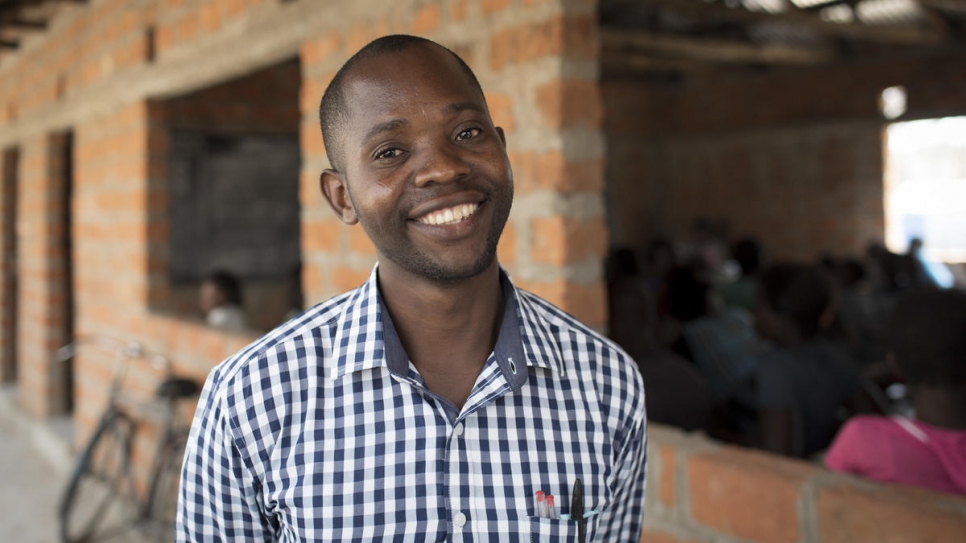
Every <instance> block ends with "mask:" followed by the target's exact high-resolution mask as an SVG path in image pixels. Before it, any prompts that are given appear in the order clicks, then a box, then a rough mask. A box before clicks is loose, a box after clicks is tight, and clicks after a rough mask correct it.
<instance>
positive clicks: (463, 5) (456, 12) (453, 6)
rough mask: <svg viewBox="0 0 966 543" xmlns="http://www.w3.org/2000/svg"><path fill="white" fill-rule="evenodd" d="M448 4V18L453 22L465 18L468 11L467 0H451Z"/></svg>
mask: <svg viewBox="0 0 966 543" xmlns="http://www.w3.org/2000/svg"><path fill="white" fill-rule="evenodd" d="M447 5H448V6H449V18H450V20H451V21H453V22H456V23H458V22H460V21H464V20H466V15H467V13H468V11H469V0H453V1H452V2H449V3H448V4H447Z"/></svg>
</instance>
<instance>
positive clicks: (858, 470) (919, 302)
mask: <svg viewBox="0 0 966 543" xmlns="http://www.w3.org/2000/svg"><path fill="white" fill-rule="evenodd" d="M893 315H894V316H893V319H892V322H891V324H890V334H889V337H890V343H891V344H892V348H891V352H890V360H891V361H893V363H894V364H895V365H896V366H898V367H897V370H898V372H899V373H900V374H901V375H902V376H903V377H904V378H905V380H906V382H907V385H908V386H909V391H910V396H911V398H912V403H913V406H914V408H915V410H916V419H915V420H913V419H910V418H906V417H902V416H892V417H880V416H859V417H855V418H853V419H851V420H849V422H848V423H846V425H845V426H844V427H843V428H842V430H841V431H840V432H839V434H838V436H836V438H835V441H834V442H833V443H832V446H831V448H830V449H829V451H828V454H827V455H826V457H825V463H826V465H827V466H828V467H829V468H830V469H832V470H834V471H840V472H846V473H852V474H855V475H860V476H863V477H868V478H870V479H875V480H878V481H883V482H890V483H901V484H907V485H915V486H921V487H926V488H931V489H933V490H938V491H941V492H950V493H955V494H966V293H963V292H958V291H951V290H933V289H929V290H920V291H915V292H911V293H909V294H907V295H905V296H904V297H903V298H902V299H901V300H900V301H899V303H898V304H897V305H896V307H895V312H894V314H893Z"/></svg>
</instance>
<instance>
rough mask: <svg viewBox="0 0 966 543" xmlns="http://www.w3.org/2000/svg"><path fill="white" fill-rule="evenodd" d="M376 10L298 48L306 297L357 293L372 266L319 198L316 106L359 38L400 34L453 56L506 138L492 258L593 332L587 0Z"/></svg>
mask: <svg viewBox="0 0 966 543" xmlns="http://www.w3.org/2000/svg"><path fill="white" fill-rule="evenodd" d="M373 4H374V5H373V7H374V8H375V3H373ZM383 8H384V6H383V5H382V4H380V9H372V10H369V11H366V12H365V13H367V15H368V16H369V17H371V18H370V19H366V20H346V21H340V23H341V24H340V25H333V26H332V27H331V28H329V29H320V31H319V34H318V38H316V39H313V40H311V41H307V42H305V43H304V44H303V46H302V66H303V74H302V80H303V89H302V105H301V107H302V113H303V120H302V149H303V157H304V160H303V162H302V167H303V183H302V186H303V194H302V202H303V212H302V213H303V216H302V219H303V238H302V239H303V256H304V274H305V275H304V284H305V289H306V296H307V299H308V300H309V301H312V302H317V301H320V300H323V299H325V298H327V297H329V296H332V295H334V294H337V293H339V292H342V291H344V290H346V289H349V288H352V287H355V286H357V285H358V284H359V283H361V282H362V281H363V280H364V279H365V277H366V274H368V272H369V269H370V267H371V266H372V263H373V262H374V260H375V252H374V249H373V248H372V245H371V243H369V241H368V240H367V239H366V238H365V234H364V233H363V232H362V229H361V228H359V227H354V228H349V227H346V226H344V225H342V224H341V222H339V220H338V219H337V218H336V217H335V216H334V215H333V214H332V212H331V211H330V210H329V209H328V206H327V205H326V204H325V203H324V201H323V200H322V198H321V197H320V196H319V195H318V190H319V189H318V176H319V172H320V171H321V169H322V168H324V167H326V166H327V162H326V159H325V150H324V148H323V145H322V140H321V137H320V136H319V127H318V116H317V108H318V102H319V99H320V98H321V96H322V93H323V91H324V90H325V87H326V85H327V84H328V82H329V81H330V80H331V78H332V76H333V75H334V74H335V72H336V71H337V70H338V69H339V67H340V66H341V65H342V63H343V62H344V61H345V60H346V59H347V58H348V57H349V55H351V54H353V53H354V52H355V51H357V50H358V49H359V48H360V47H362V46H363V45H365V43H367V42H368V41H369V40H371V39H374V38H377V37H379V36H381V35H385V34H390V33H408V34H416V35H420V36H425V37H428V38H430V39H433V40H436V41H438V42H440V43H442V44H443V45H446V46H447V47H449V48H450V49H453V50H454V51H456V52H457V53H458V54H459V55H460V56H461V57H463V59H464V60H466V62H467V64H469V65H470V67H471V68H472V69H473V71H474V72H476V74H477V77H478V78H479V80H480V83H481V84H482V86H483V88H484V90H485V91H486V92H487V102H488V104H489V106H490V110H491V114H492V115H493V119H494V121H495V122H496V124H497V125H499V126H502V127H503V128H504V129H505V131H506V134H507V143H508V147H509V152H510V162H511V164H512V166H513V171H514V180H515V184H516V200H515V202H514V206H513V211H512V213H511V215H510V220H509V222H508V224H507V228H506V231H505V233H504V235H503V239H502V241H501V243H500V247H499V258H500V261H501V262H502V263H503V264H504V265H505V266H506V267H507V268H508V269H509V270H510V272H511V274H512V275H513V278H514V280H515V281H516V283H517V284H518V285H520V286H522V287H523V288H526V289H528V290H532V291H534V292H536V293H537V294H540V295H541V296H544V297H546V298H547V299H549V300H550V301H551V302H553V303H555V304H557V305H559V306H560V307H561V308H563V309H565V310H567V311H570V312H571V313H573V314H574V315H575V316H577V317H578V318H579V319H581V320H582V321H584V322H586V323H588V324H590V325H591V326H594V327H597V328H603V326H604V324H605V321H606V311H605V301H604V300H605V296H604V287H603V277H602V266H601V262H602V258H603V256H604V252H605V250H606V247H607V242H608V233H607V228H606V226H605V221H604V205H603V197H602V187H603V172H604V138H603V133H602V128H601V125H602V115H601V106H600V90H599V86H598V83H597V75H598V64H599V61H598V55H597V51H598V36H597V23H596V15H595V14H596V2H564V1H562V0H544V1H540V0H521V1H510V0H463V1H446V2H444V1H436V2H415V1H404V2H398V3H396V4H394V7H393V9H392V11H391V12H390V13H386V12H385V9H383ZM363 11H364V10H360V12H363ZM377 17H382V18H377Z"/></svg>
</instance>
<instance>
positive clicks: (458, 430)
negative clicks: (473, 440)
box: [453, 422, 463, 436]
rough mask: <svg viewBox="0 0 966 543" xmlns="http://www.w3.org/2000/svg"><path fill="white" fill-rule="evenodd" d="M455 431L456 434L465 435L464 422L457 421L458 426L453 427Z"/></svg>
mask: <svg viewBox="0 0 966 543" xmlns="http://www.w3.org/2000/svg"><path fill="white" fill-rule="evenodd" d="M453 433H454V434H456V435H458V436H461V435H463V423H462V422H457V423H456V427H455V428H453Z"/></svg>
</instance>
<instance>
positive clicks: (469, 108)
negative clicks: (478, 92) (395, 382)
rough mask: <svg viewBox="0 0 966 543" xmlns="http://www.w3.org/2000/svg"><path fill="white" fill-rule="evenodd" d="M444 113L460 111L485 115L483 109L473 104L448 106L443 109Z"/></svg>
mask: <svg viewBox="0 0 966 543" xmlns="http://www.w3.org/2000/svg"><path fill="white" fill-rule="evenodd" d="M443 111H445V112H446V113H459V112H461V111H476V112H479V113H486V110H485V108H484V107H483V106H482V105H480V104H477V103H475V102H457V103H455V104H449V105H448V106H446V107H445V108H444V110H443Z"/></svg>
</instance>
